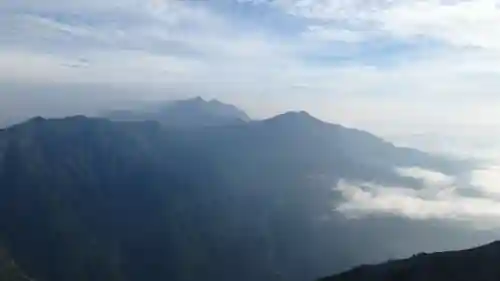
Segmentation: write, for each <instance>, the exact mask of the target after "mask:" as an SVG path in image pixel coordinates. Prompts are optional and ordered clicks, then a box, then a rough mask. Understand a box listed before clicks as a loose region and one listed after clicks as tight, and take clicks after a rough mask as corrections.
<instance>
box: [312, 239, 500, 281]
mask: <svg viewBox="0 0 500 281" xmlns="http://www.w3.org/2000/svg"><path fill="white" fill-rule="evenodd" d="M499 260H500V243H499V242H495V243H492V244H488V245H485V246H482V247H478V248H473V249H469V250H464V251H453V252H442V253H434V254H419V255H415V256H413V257H412V258H409V259H405V260H398V261H391V262H387V263H384V264H380V265H370V266H361V267H357V268H355V269H353V270H351V271H347V272H344V273H341V274H339V275H336V276H332V277H328V278H324V279H321V281H392V280H398V281H410V280H411V281H468V280H480V281H496V280H500V267H499V266H498V261H499Z"/></svg>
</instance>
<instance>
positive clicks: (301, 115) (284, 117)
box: [267, 110, 324, 125]
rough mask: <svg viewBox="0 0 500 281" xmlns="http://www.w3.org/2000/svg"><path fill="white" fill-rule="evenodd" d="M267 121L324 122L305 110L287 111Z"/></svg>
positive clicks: (293, 122)
mask: <svg viewBox="0 0 500 281" xmlns="http://www.w3.org/2000/svg"><path fill="white" fill-rule="evenodd" d="M267 121H268V122H273V123H274V122H278V123H290V124H294V125H297V124H323V123H324V122H323V121H321V120H319V119H318V118H316V117H314V116H312V115H311V114H309V113H308V112H307V111H303V110H301V111H289V112H286V113H283V114H280V115H277V116H275V117H272V118H270V119H268V120H267Z"/></svg>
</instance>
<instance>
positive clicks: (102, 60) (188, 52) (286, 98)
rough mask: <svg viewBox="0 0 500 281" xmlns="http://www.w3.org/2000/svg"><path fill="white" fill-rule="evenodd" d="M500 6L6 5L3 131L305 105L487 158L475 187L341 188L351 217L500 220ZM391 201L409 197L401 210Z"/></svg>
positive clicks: (431, 179) (474, 175)
mask: <svg viewBox="0 0 500 281" xmlns="http://www.w3.org/2000/svg"><path fill="white" fill-rule="evenodd" d="M499 4H500V1H495V0H474V1H438V0H422V1H409V0H407V1H406V0H396V1H394V0H393V1H388V0H387V1H384V0H379V1H367V0H350V1H340V0H324V1H302V0H301V1H299V0H276V1H265V0H240V1H230V0H221V1H162V0H153V1H139V0H109V1H97V0H73V1H63V0H46V1H39V0H17V1H2V2H0V122H1V123H3V124H12V123H13V122H18V121H20V120H22V119H24V118H28V117H30V116H34V115H44V116H62V115H72V114H80V113H85V114H98V113H99V112H102V111H103V110H107V109H115V108H122V107H131V106H134V105H136V104H137V103H138V102H150V101H156V100H171V99H179V98H186V97H192V96H203V97H205V98H218V99H220V100H223V101H225V102H228V103H233V104H236V105H237V106H239V107H241V108H243V109H245V110H246V111H247V112H248V113H249V114H250V115H251V116H253V117H254V118H257V119H258V118H264V117H269V116H272V115H275V114H277V113H279V112H283V111H286V110H297V109H301V110H306V111H308V112H310V113H311V114H313V115H315V116H317V117H319V118H321V119H323V120H326V121H329V122H334V123H340V124H344V125H347V126H351V127H356V128H361V129H367V130H370V131H371V132H373V133H376V134H379V135H382V136H384V137H386V138H387V139H389V140H391V141H394V142H396V143H399V144H404V145H408V146H413V147H417V148H422V149H425V150H428V151H433V152H439V153H451V154H454V155H459V156H467V157H480V158H481V159H486V160H488V163H489V164H488V166H487V167H481V168H480V169H478V170H476V171H471V173H470V174H467V175H463V178H451V179H449V178H443V177H442V175H437V179H436V174H435V172H433V171H418V170H410V171H403V173H407V174H408V173H409V174H411V176H412V177H417V178H424V179H426V180H427V182H428V183H429V186H428V188H427V189H424V190H423V191H418V192H417V191H415V192H407V191H405V192H402V191H401V189H400V188H399V187H384V189H381V188H380V187H379V186H377V185H374V184H373V183H344V184H343V185H341V188H342V190H343V191H345V197H346V199H348V201H347V203H346V204H345V205H343V206H342V207H341V209H342V210H344V211H345V212H347V213H349V214H351V215H354V216H358V215H360V214H361V215H363V214H366V213H378V212H380V213H387V212H389V213H393V214H397V215H400V216H404V217H410V218H412V219H416V220H425V219H429V218H433V219H434V218H438V219H443V220H450V219H451V220H455V219H459V220H460V221H463V220H465V221H467V222H473V225H474V226H476V225H480V226H481V227H484V226H485V223H484V222H486V225H488V226H490V227H491V225H492V223H491V222H492V221H495V220H498V219H499V218H500V196H499V194H500V191H499V190H500V189H499V188H498V186H497V183H498V182H499V180H500V178H499V177H498V176H497V175H498V170H499V168H498V165H499V164H500V163H499V162H498V160H499V159H500V158H499V157H498V156H499V155H500V153H499V149H498V145H497V143H498V140H499V137H498V134H499V133H500V127H499V124H498V120H500V113H498V110H497V109H498V107H499V106H500V99H499V97H500V96H499V95H498V89H500V79H499V78H500V71H499V68H498V65H499V64H500V9H499V8H498V6H499ZM363 185H364V186H365V187H366V186H367V187H368V188H362V186H363ZM436 186H440V187H443V188H444V192H443V190H435V187H436ZM461 188H462V189H463V188H466V189H471V190H473V191H474V192H475V193H476V196H473V197H471V196H466V195H464V194H463V193H460V192H457V190H459V189H461ZM381 190H384V191H383V192H382V191H381ZM477 194H479V195H477ZM388 200H389V201H390V202H394V201H398V202H401V203H400V204H398V205H396V207H394V208H391V209H389V210H388V209H387V208H384V207H383V206H386V205H387V204H385V203H384V202H388ZM419 210H426V211H425V213H422V212H421V211H419ZM494 226H495V225H494ZM495 227H496V226H495Z"/></svg>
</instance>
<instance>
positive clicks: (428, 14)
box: [275, 0, 500, 49]
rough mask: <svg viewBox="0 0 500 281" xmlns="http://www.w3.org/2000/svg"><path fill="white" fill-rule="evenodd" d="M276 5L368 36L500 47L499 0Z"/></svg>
mask: <svg viewBox="0 0 500 281" xmlns="http://www.w3.org/2000/svg"><path fill="white" fill-rule="evenodd" d="M275 3H276V5H278V6H279V7H281V8H283V9H285V10H286V11H288V12H289V13H291V14H293V15H296V16H301V17H304V18H308V19H315V20H318V19H319V20H323V21H327V22H333V23H339V22H342V23H343V24H344V25H345V24H348V25H351V26H355V27H358V28H359V27H362V28H363V29H364V30H365V33H366V34H367V35H369V34H371V33H373V32H375V31H376V32H385V33H387V34H388V35H390V36H393V37H396V38H400V39H418V38H421V37H424V38H425V37H427V38H432V39H436V40H442V41H444V42H446V43H449V44H452V45H456V46H475V47H483V48H494V49H498V48H500V40H499V38H500V36H499V35H500V9H499V5H498V4H499V1H497V0H474V1H468V0H458V1H442V0H417V1H415V0H411V1H410V0H390V1H389V0H372V1H369V0H351V1H344V0H323V1H303V0H295V1H293V0H292V1H276V2H275Z"/></svg>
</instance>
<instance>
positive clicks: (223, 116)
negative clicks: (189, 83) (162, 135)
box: [105, 97, 250, 127]
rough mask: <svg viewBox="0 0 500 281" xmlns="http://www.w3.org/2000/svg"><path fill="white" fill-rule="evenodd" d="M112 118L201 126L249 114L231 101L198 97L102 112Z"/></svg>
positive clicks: (229, 121)
mask: <svg viewBox="0 0 500 281" xmlns="http://www.w3.org/2000/svg"><path fill="white" fill-rule="evenodd" d="M105 117H107V118H109V119H111V120H115V121H147V120H155V121H158V122H160V123H162V124H163V125H168V126H176V127H203V126H222V125H231V124H240V123H244V122H248V121H250V117H248V115H247V114H246V113H245V112H244V111H242V110H241V109H239V108H237V107H235V106H234V105H229V104H225V103H222V102H220V101H218V100H210V101H205V100H204V99H202V98H201V97H197V98H193V99H187V100H179V101H172V102H166V103H161V104H159V105H156V106H150V107H148V108H143V109H135V110H118V111H112V112H109V113H107V114H105Z"/></svg>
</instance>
